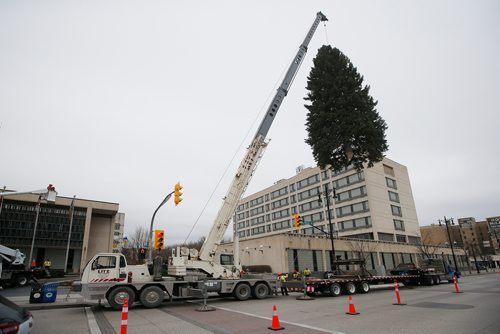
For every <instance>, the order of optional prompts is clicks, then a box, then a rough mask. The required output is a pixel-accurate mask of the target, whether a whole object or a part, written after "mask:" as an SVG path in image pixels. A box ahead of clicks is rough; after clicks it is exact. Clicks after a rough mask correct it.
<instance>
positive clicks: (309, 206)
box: [299, 201, 322, 212]
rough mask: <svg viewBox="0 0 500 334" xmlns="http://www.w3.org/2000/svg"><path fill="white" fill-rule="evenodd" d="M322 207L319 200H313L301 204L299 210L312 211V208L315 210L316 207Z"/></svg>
mask: <svg viewBox="0 0 500 334" xmlns="http://www.w3.org/2000/svg"><path fill="white" fill-rule="evenodd" d="M321 207H322V206H321V203H320V202H318V201H311V202H308V203H304V204H301V205H299V212H307V211H311V210H314V209H317V208H321Z"/></svg>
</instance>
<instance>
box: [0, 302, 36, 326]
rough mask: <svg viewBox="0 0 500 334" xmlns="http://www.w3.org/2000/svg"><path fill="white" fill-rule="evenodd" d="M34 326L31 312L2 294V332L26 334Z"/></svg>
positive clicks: (0, 323)
mask: <svg viewBox="0 0 500 334" xmlns="http://www.w3.org/2000/svg"><path fill="white" fill-rule="evenodd" d="M32 327H33V316H32V315H31V313H29V312H28V311H27V310H26V309H25V308H23V307H19V306H18V305H16V304H15V303H13V302H12V301H10V300H9V299H7V298H5V297H4V296H2V295H0V333H9V334H11V333H12V334H26V333H29V332H31V328H32Z"/></svg>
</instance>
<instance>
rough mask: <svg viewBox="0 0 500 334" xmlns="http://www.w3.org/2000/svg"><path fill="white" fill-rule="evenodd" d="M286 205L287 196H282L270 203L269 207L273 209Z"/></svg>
mask: <svg viewBox="0 0 500 334" xmlns="http://www.w3.org/2000/svg"><path fill="white" fill-rule="evenodd" d="M285 205H288V197H286V198H282V199H280V200H277V201H274V202H272V203H271V207H272V208H273V210H274V209H278V208H281V207H282V206H285Z"/></svg>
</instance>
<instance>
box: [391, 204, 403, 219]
mask: <svg viewBox="0 0 500 334" xmlns="http://www.w3.org/2000/svg"><path fill="white" fill-rule="evenodd" d="M391 211H392V214H393V215H394V216H400V217H401V216H403V213H402V212H401V208H400V207H399V206H396V205H391Z"/></svg>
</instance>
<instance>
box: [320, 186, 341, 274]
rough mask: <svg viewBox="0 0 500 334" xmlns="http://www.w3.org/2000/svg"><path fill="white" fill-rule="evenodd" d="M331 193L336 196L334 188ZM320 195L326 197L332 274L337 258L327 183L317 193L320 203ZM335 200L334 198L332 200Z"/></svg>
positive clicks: (335, 267) (335, 272)
mask: <svg viewBox="0 0 500 334" xmlns="http://www.w3.org/2000/svg"><path fill="white" fill-rule="evenodd" d="M331 194H332V195H333V198H335V196H336V192H335V188H333V189H332V190H331ZM321 195H323V196H324V197H325V199H326V209H327V212H328V224H329V226H330V233H329V235H330V242H331V243H332V256H331V258H330V265H331V267H332V271H333V273H334V274H337V258H336V256H335V244H334V242H333V223H332V214H331V213H330V190H329V189H328V183H325V191H324V192H323V193H322V192H321V191H320V192H319V193H318V202H320V203H321ZM334 201H335V200H334Z"/></svg>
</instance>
